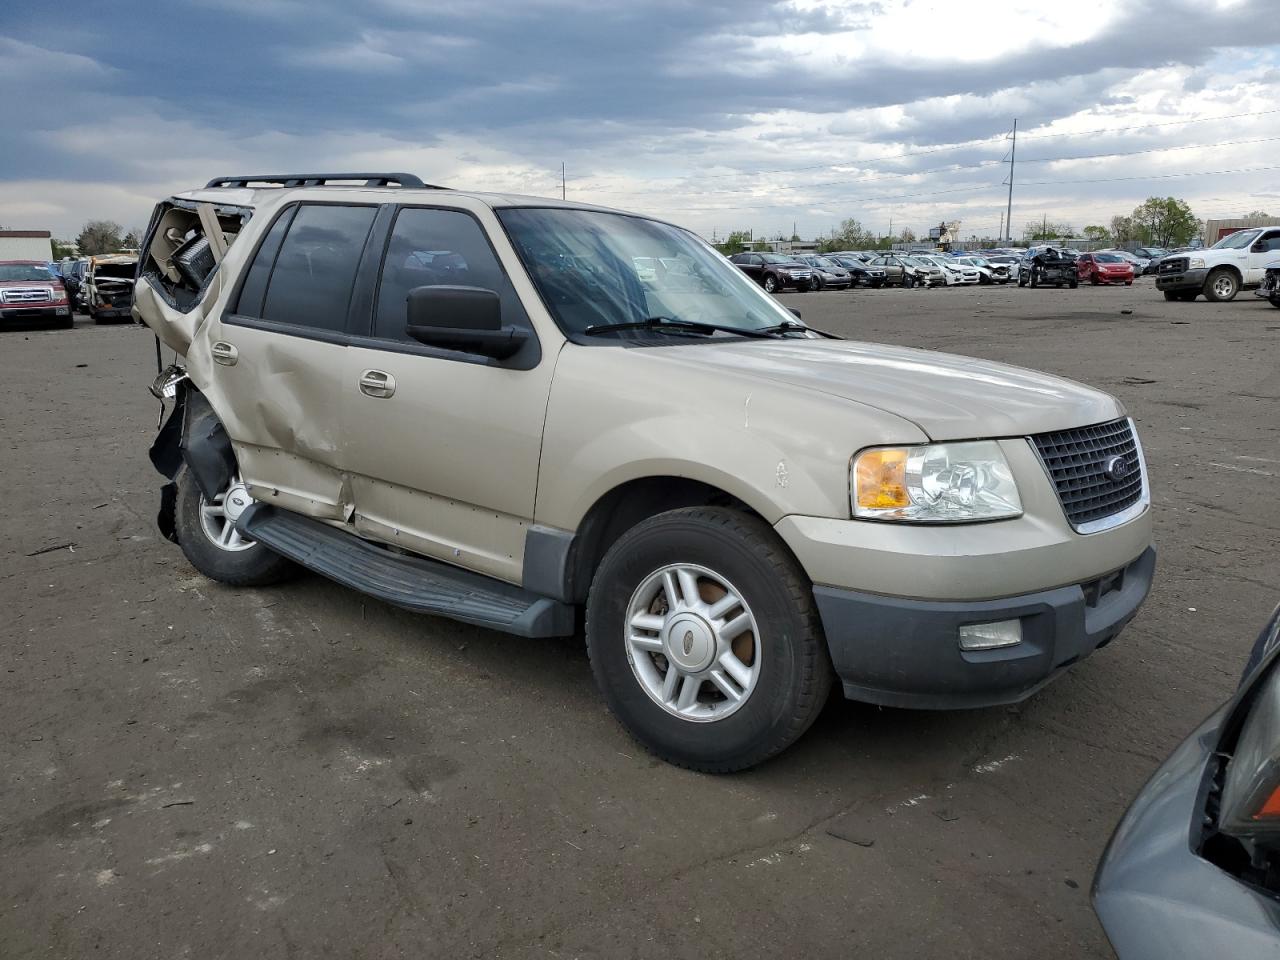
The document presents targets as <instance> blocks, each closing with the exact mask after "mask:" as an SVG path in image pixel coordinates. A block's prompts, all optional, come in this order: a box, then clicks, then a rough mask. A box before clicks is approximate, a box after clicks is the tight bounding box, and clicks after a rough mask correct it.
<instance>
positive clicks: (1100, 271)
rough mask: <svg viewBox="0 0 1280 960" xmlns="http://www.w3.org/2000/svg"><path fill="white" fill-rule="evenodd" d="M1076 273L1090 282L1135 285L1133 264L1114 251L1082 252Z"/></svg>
mask: <svg viewBox="0 0 1280 960" xmlns="http://www.w3.org/2000/svg"><path fill="white" fill-rule="evenodd" d="M1076 273H1077V274H1078V275H1079V277H1080V279H1081V280H1088V281H1089V282H1090V283H1123V284H1124V285H1125V286H1127V287H1131V286H1133V264H1131V263H1129V261H1127V260H1123V259H1121V258H1120V257H1117V256H1116V255H1115V254H1114V253H1082V254H1080V257H1079V258H1078V259H1077V260H1076Z"/></svg>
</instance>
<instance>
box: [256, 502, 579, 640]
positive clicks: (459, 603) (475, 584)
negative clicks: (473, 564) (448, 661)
mask: <svg viewBox="0 0 1280 960" xmlns="http://www.w3.org/2000/svg"><path fill="white" fill-rule="evenodd" d="M236 529H238V530H239V531H240V532H241V533H242V534H244V535H245V536H246V537H249V538H250V539H253V540H257V541H258V542H259V543H261V544H263V545H264V546H267V547H270V548H271V549H272V550H274V551H275V552H276V553H278V554H280V555H281V556H284V557H288V558H289V559H290V560H292V561H294V562H295V563H298V564H300V565H301V566H304V567H306V568H307V569H308V570H314V571H315V572H316V573H318V574H320V575H321V576H325V577H328V578H329V579H330V580H335V581H337V582H338V583H340V584H342V585H343V586H347V587H350V588H351V589H353V590H358V591H360V592H361V593H367V594H368V595H369V596H371V597H377V598H378V599H379V600H385V601H386V602H387V603H392V604H395V605H396V606H397V607H404V608H405V609H406V610H412V611H414V612H415V613H429V614H434V615H436V616H441V617H449V618H451V619H453V620H461V621H462V622H463V623H472V624H475V625H476V626H480V627H489V628H490V629H492V630H501V631H503V632H504V633H514V634H516V635H517V636H521V637H563V636H571V635H572V634H573V632H574V625H575V618H574V608H573V607H572V606H571V605H570V604H567V603H561V602H560V601H558V600H552V599H551V598H550V597H544V596H541V595H540V594H536V593H529V592H528V591H527V590H523V589H521V588H520V587H515V586H512V585H511V584H509V583H503V582H501V581H500V580H494V579H492V578H490V577H486V576H484V575H482V574H478V573H471V572H470V571H467V570H461V569H459V568H457V567H451V566H449V565H448V564H445V563H439V562H437V561H435V560H428V559H426V558H424V557H417V556H410V555H408V554H403V553H396V552H395V551H393V550H388V549H387V548H385V547H380V546H377V545H376V544H373V543H370V542H369V541H367V540H362V539H360V538H359V537H357V536H355V535H354V534H351V533H347V532H346V531H344V530H339V529H337V528H335V527H331V526H329V525H328V524H324V523H320V522H319V521H316V520H312V519H310V518H309V517H304V516H301V515H300V514H296V513H292V512H290V511H288V510H280V509H278V508H275V507H272V506H269V505H268V504H265V503H255V504H252V505H251V506H250V507H249V508H248V509H247V510H245V512H244V513H242V514H241V515H240V519H239V520H238V521H237V522H236Z"/></svg>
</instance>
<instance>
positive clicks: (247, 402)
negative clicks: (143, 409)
mask: <svg viewBox="0 0 1280 960" xmlns="http://www.w3.org/2000/svg"><path fill="white" fill-rule="evenodd" d="M378 209H379V208H378V206H377V205H375V204H341V203H305V202H304V203H300V204H294V205H292V206H289V207H286V208H285V209H284V210H283V211H281V213H280V214H279V215H278V216H277V218H276V220H275V222H274V223H273V224H272V225H271V227H270V228H269V229H268V230H267V232H266V233H265V234H264V235H263V238H262V240H261V241H260V243H259V245H258V249H257V250H256V251H255V253H254V255H253V259H252V261H251V262H250V265H249V267H248V269H247V270H245V271H244V272H243V273H242V275H241V279H240V286H239V289H238V290H236V291H233V293H232V295H231V298H230V300H229V301H228V304H229V305H228V308H227V310H226V311H225V312H224V313H223V314H222V316H221V317H220V318H216V319H214V318H211V322H213V323H216V324H218V327H217V329H214V330H211V331H210V334H209V338H208V339H209V341H210V342H211V348H210V352H211V354H212V360H213V365H212V369H213V373H214V376H213V378H212V384H211V387H210V389H209V390H208V391H206V392H207V393H209V394H210V399H211V401H213V404H214V409H215V410H217V411H218V414H219V416H220V417H221V419H222V422H223V426H224V427H225V428H226V430H227V433H228V435H229V436H230V437H231V440H232V444H233V446H234V448H235V452H236V458H237V461H238V462H239V465H240V471H241V475H242V476H243V477H244V479H245V481H246V482H247V483H248V484H249V486H250V492H251V493H252V494H253V496H254V497H256V498H257V499H259V500H265V501H267V502H268V503H272V504H278V505H280V506H282V507H285V508H287V509H290V510H294V511H296V512H298V513H303V514H306V515H308V516H314V517H319V518H322V519H331V520H342V519H345V517H346V514H347V513H348V512H349V503H348V501H349V499H350V497H349V493H348V492H347V491H346V489H345V484H344V481H343V477H342V454H343V448H342V433H341V426H342V402H343V399H342V397H343V379H342V376H343V370H344V358H345V355H346V351H347V346H346V343H347V337H348V333H347V327H348V315H349V311H350V308H351V301H352V290H353V286H354V281H355V277H356V272H357V268H358V265H359V262H360V258H361V255H362V252H363V251H364V249H365V246H366V243H367V242H368V238H369V235H370V233H371V230H372V227H373V224H374V219H375V217H376V216H377V213H378Z"/></svg>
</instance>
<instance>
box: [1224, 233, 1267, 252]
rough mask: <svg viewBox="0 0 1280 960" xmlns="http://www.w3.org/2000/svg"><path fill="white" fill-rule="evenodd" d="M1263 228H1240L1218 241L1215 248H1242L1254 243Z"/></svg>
mask: <svg viewBox="0 0 1280 960" xmlns="http://www.w3.org/2000/svg"><path fill="white" fill-rule="evenodd" d="M1260 233H1262V231H1261V230H1239V231H1237V232H1236V233H1229V234H1227V235H1226V236H1225V237H1223V238H1222V239H1221V240H1219V241H1218V242H1217V243H1215V244H1214V245H1213V249H1215V250H1240V249H1243V248H1244V247H1247V246H1248V245H1249V244H1251V243H1253V241H1254V240H1256V239H1257V238H1258V234H1260Z"/></svg>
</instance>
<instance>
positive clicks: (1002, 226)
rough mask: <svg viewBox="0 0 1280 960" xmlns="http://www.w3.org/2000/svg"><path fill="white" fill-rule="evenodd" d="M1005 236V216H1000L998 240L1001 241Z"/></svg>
mask: <svg viewBox="0 0 1280 960" xmlns="http://www.w3.org/2000/svg"><path fill="white" fill-rule="evenodd" d="M1003 236H1004V214H1003V213H1002V214H1000V229H999V230H997V231H996V239H997V240H999V239H1000V238H1001V237H1003Z"/></svg>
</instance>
